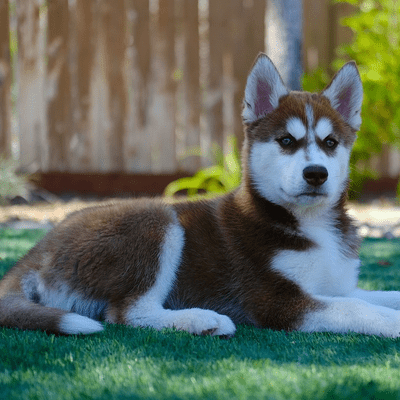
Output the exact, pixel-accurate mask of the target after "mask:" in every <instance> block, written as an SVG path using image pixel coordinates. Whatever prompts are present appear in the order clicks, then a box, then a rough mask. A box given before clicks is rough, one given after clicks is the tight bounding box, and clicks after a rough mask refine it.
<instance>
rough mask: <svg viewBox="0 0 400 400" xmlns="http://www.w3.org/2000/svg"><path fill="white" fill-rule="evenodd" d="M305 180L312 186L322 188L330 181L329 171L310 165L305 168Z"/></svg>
mask: <svg viewBox="0 0 400 400" xmlns="http://www.w3.org/2000/svg"><path fill="white" fill-rule="evenodd" d="M303 178H304V179H305V180H306V182H307V183H308V184H309V185H311V186H321V185H322V184H323V183H324V182H325V181H326V180H327V179H328V170H327V169H326V168H325V167H323V166H321V165H310V166H308V167H306V168H304V170H303Z"/></svg>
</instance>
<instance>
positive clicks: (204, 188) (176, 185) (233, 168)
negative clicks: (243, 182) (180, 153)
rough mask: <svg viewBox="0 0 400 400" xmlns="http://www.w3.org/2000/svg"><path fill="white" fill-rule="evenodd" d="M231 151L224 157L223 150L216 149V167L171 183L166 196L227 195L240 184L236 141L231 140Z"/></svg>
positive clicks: (214, 157)
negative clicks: (180, 194) (183, 194)
mask: <svg viewBox="0 0 400 400" xmlns="http://www.w3.org/2000/svg"><path fill="white" fill-rule="evenodd" d="M229 145H230V149H231V150H230V151H229V152H228V153H227V154H226V155H224V154H223V152H222V150H221V149H219V148H218V147H216V146H215V147H214V150H213V157H212V158H213V162H214V163H215V165H212V166H211V167H208V168H204V169H200V170H199V171H198V172H197V173H196V174H195V175H194V176H192V177H188V178H181V179H178V180H176V181H174V182H171V183H170V184H169V185H168V186H167V187H166V188H165V191H164V194H165V195H166V196H173V195H174V194H176V193H178V192H183V191H184V192H186V194H187V195H188V196H189V197H190V196H197V195H199V194H205V195H210V196H212V195H215V194H220V193H226V192H229V191H231V190H232V189H234V188H236V187H237V186H239V184H240V179H241V165H240V156H239V150H238V148H237V144H236V139H235V138H233V137H231V138H230V139H229Z"/></svg>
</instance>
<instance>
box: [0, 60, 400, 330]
mask: <svg viewBox="0 0 400 400" xmlns="http://www.w3.org/2000/svg"><path fill="white" fill-rule="evenodd" d="M361 102H362V84H361V81H360V77H359V74H358V70H357V67H356V65H355V64H354V63H353V62H350V63H347V64H346V65H345V66H344V67H343V68H342V69H341V70H340V71H339V72H338V73H337V74H336V76H335V77H334V78H333V80H332V82H331V83H330V84H329V85H328V87H327V88H326V89H325V90H323V91H322V92H321V93H307V92H291V91H289V90H288V89H287V88H286V87H285V85H284V83H283V82H282V79H281V77H280V75H279V73H278V72H277V70H276V68H275V67H274V65H273V63H272V62H271V60H270V59H269V58H268V57H267V56H266V55H264V54H260V55H259V56H258V58H257V59H256V61H255V63H254V66H253V68H252V70H251V72H250V74H249V77H248V80H247V86H246V90H245V98H244V108H243V122H244V125H245V136H246V137H245V142H244V147H243V154H242V162H243V179H242V183H241V186H240V187H239V188H238V189H237V190H235V191H233V192H231V193H229V194H227V195H224V196H221V197H218V198H215V199H211V200H200V201H197V202H176V203H172V204H171V203H167V202H165V201H164V200H162V199H153V200H149V199H142V200H131V201H119V202H115V203H113V204H108V205H102V206H99V207H93V208H87V209H84V210H82V211H79V212H75V213H72V214H71V215H69V216H68V217H67V218H66V219H65V220H64V221H63V222H62V223H60V224H59V225H58V226H56V227H55V228H54V229H53V230H52V231H50V232H49V233H48V234H47V236H46V237H44V238H43V239H42V240H41V241H40V242H39V243H38V244H37V245H36V246H35V247H34V248H32V249H31V250H30V251H29V252H28V253H27V254H26V255H25V257H23V258H22V259H21V260H20V261H19V262H18V263H17V264H16V265H15V266H14V267H13V268H11V269H10V271H9V272H8V273H7V274H6V275H5V277H4V278H3V279H2V280H1V281H0V325H1V326H7V327H17V328H20V329H41V330H45V331H48V332H55V333H62V334H78V333H83V334H89V333H94V332H98V331H101V330H102V329H103V325H102V324H101V323H100V322H98V321H102V320H103V321H106V322H110V323H120V324H127V325H131V326H141V327H153V328H155V329H162V328H165V327H168V328H172V327H175V328H176V329H179V330H185V331H188V332H191V333H193V334H200V335H201V334H209V335H228V336H229V335H233V334H234V333H235V324H238V323H245V324H251V325H254V326H257V327H260V328H272V329H284V330H299V331H305V332H314V331H331V332H342V333H346V332H348V331H353V332H359V333H365V334H376V335H383V336H389V337H399V336H400V311H397V310H399V309H400V292H370V291H365V290H361V289H358V288H357V277H358V269H359V264H360V262H359V259H358V254H357V252H358V246H359V240H358V238H357V235H356V232H355V228H354V227H353V225H352V222H351V220H350V219H349V217H348V216H347V214H346V211H345V208H344V203H345V199H346V190H347V186H348V169H349V157H350V152H351V148H352V145H353V142H354V140H355V138H356V131H357V130H358V129H359V127H360V124H361V117H360V109H361Z"/></svg>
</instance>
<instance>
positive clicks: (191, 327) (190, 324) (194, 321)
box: [173, 308, 236, 336]
mask: <svg viewBox="0 0 400 400" xmlns="http://www.w3.org/2000/svg"><path fill="white" fill-rule="evenodd" d="M178 313H179V314H177V315H176V318H175V319H174V322H173V326H174V327H175V328H176V329H179V330H183V331H187V332H190V333H193V334H195V335H211V336H233V335H234V334H235V331H236V327H235V324H234V323H233V322H232V320H231V319H230V318H229V317H227V316H226V315H221V314H218V313H216V312H215V311H211V310H203V309H201V308H189V309H186V310H180V311H178Z"/></svg>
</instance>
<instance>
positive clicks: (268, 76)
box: [242, 53, 289, 124]
mask: <svg viewBox="0 0 400 400" xmlns="http://www.w3.org/2000/svg"><path fill="white" fill-rule="evenodd" d="M287 94H289V90H288V89H287V87H286V86H285V84H284V83H283V81H282V78H281V76H280V75H279V72H278V71H277V69H276V68H275V65H274V64H273V63H272V61H271V60H270V58H269V57H268V56H267V55H265V54H263V53H260V54H259V55H258V57H257V59H256V61H255V63H254V65H253V68H252V69H251V72H250V74H249V76H248V78H247V84H246V89H245V92H244V101H243V113H242V117H243V122H244V123H245V124H250V123H252V122H254V121H256V120H258V119H260V118H262V117H264V116H265V115H267V114H269V113H270V112H272V111H273V110H275V108H277V107H278V105H279V99H280V98H281V97H282V96H285V95H287Z"/></svg>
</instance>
